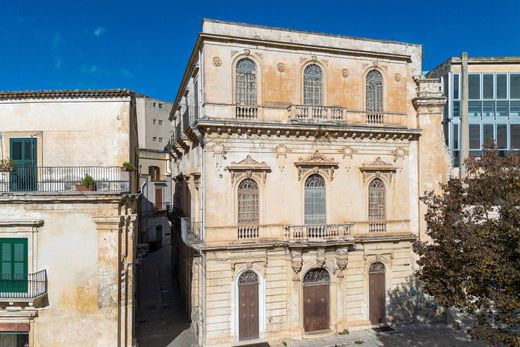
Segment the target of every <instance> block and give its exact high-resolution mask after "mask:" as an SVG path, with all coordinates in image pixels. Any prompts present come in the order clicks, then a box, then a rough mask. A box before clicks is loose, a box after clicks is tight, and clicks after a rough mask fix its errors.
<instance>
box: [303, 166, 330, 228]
mask: <svg viewBox="0 0 520 347" xmlns="http://www.w3.org/2000/svg"><path fill="white" fill-rule="evenodd" d="M304 195H305V206H304V208H305V224H326V219H327V218H326V202H325V197H326V195H325V180H324V179H323V177H321V176H320V175H316V174H314V175H311V176H309V177H308V178H307V180H306V181H305V194H304Z"/></svg>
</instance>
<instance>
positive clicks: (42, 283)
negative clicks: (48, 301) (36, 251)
mask: <svg viewBox="0 0 520 347" xmlns="http://www.w3.org/2000/svg"><path fill="white" fill-rule="evenodd" d="M44 294H47V271H46V270H41V271H38V272H36V273H32V274H0V300H3V301H7V300H9V301H21V300H22V301H23V300H33V299H36V298H37V297H39V296H42V295H44Z"/></svg>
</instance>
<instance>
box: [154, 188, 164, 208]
mask: <svg viewBox="0 0 520 347" xmlns="http://www.w3.org/2000/svg"><path fill="white" fill-rule="evenodd" d="M162 193H163V190H162V188H155V208H156V209H158V210H161V209H162V202H163V201H162Z"/></svg>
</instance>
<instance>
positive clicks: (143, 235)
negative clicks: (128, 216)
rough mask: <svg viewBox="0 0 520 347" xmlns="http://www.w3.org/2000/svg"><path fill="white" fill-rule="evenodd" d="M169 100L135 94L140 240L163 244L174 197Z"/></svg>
mask: <svg viewBox="0 0 520 347" xmlns="http://www.w3.org/2000/svg"><path fill="white" fill-rule="evenodd" d="M172 106H173V104H172V103H170V102H166V101H162V100H157V99H152V98H149V97H146V96H141V95H140V96H138V97H137V98H136V110H137V124H138V127H139V183H140V191H141V203H140V212H139V213H140V218H139V219H140V223H141V226H140V238H139V243H142V244H149V245H152V247H160V246H162V245H169V244H170V243H171V223H170V221H169V219H168V216H167V212H168V208H169V207H170V206H171V199H172V177H171V174H170V147H171V144H170V139H171V137H172V134H171V131H172V128H171V122H170V120H169V116H170V111H171V109H172Z"/></svg>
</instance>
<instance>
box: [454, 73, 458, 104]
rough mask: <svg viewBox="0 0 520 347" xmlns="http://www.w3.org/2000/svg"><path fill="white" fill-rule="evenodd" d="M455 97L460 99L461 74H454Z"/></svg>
mask: <svg viewBox="0 0 520 347" xmlns="http://www.w3.org/2000/svg"><path fill="white" fill-rule="evenodd" d="M453 98H454V99H457V100H458V99H459V74H454V75H453Z"/></svg>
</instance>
